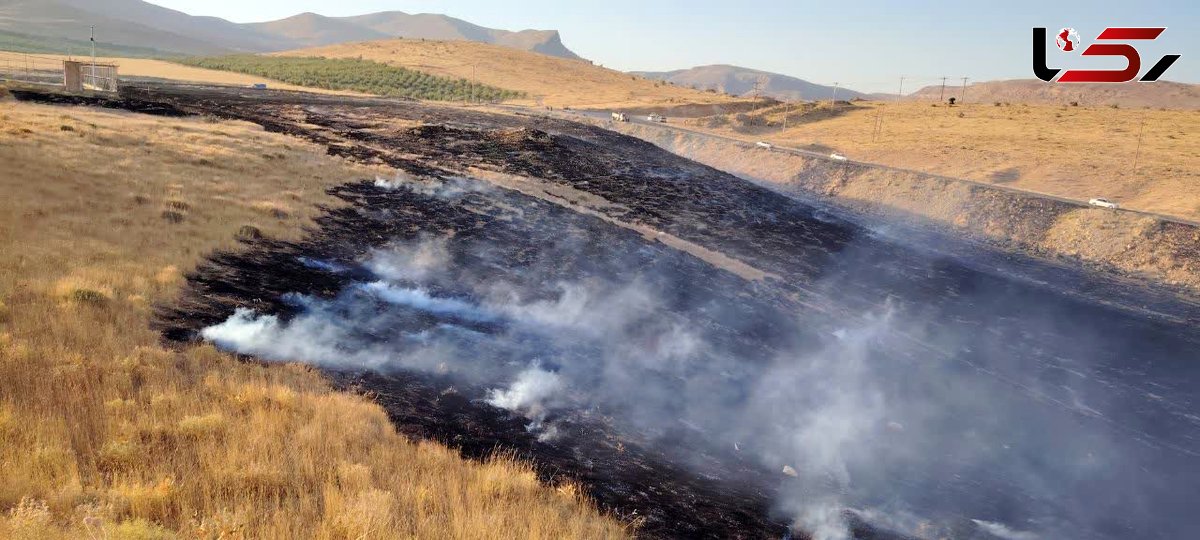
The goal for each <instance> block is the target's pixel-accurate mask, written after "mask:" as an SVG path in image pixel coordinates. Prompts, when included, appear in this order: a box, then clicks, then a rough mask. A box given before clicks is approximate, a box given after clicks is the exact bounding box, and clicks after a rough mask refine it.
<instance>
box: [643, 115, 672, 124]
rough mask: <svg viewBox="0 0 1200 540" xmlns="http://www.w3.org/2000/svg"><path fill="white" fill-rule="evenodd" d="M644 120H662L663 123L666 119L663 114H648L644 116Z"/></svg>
mask: <svg viewBox="0 0 1200 540" xmlns="http://www.w3.org/2000/svg"><path fill="white" fill-rule="evenodd" d="M646 120H647V121H649V122H663V123H665V122H666V121H667V117H665V116H663V115H661V114H651V115H650V116H647V117H646Z"/></svg>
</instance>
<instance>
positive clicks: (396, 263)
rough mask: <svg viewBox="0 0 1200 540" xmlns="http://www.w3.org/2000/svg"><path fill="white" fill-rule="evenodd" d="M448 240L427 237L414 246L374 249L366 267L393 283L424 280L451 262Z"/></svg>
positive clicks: (402, 245)
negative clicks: (447, 245) (447, 246)
mask: <svg viewBox="0 0 1200 540" xmlns="http://www.w3.org/2000/svg"><path fill="white" fill-rule="evenodd" d="M446 242H447V239H446V237H437V238H424V239H422V240H421V241H419V242H417V243H415V244H399V245H393V246H390V247H389V248H387V249H376V250H372V251H371V253H370V256H369V257H368V258H367V260H366V267H367V269H368V270H370V271H371V272H373V273H375V274H376V275H378V276H379V277H382V278H384V279H386V280H390V281H422V280H425V279H427V278H429V277H431V276H432V274H433V273H436V272H437V271H439V270H441V269H443V268H445V267H446V265H447V264H448V263H449V262H450V253H449V251H448V250H447V248H446Z"/></svg>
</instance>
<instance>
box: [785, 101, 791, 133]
mask: <svg viewBox="0 0 1200 540" xmlns="http://www.w3.org/2000/svg"><path fill="white" fill-rule="evenodd" d="M789 114H792V102H790V101H789V102H787V107H785V108H784V109H783V130H784V131H787V119H788V115H789Z"/></svg>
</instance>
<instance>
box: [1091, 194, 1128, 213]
mask: <svg viewBox="0 0 1200 540" xmlns="http://www.w3.org/2000/svg"><path fill="white" fill-rule="evenodd" d="M1088 204H1090V205H1092V206H1099V207H1100V208H1112V209H1113V210H1116V209H1118V208H1120V207H1121V205H1119V204H1117V203H1115V202H1112V201H1110V200H1108V199H1105V198H1104V197H1096V198H1095V199H1092V200H1090V201H1088Z"/></svg>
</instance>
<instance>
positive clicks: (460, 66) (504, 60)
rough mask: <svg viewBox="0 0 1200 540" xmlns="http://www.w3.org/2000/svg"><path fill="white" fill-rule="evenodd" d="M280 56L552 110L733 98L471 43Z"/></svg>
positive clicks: (385, 45) (404, 43)
mask: <svg viewBox="0 0 1200 540" xmlns="http://www.w3.org/2000/svg"><path fill="white" fill-rule="evenodd" d="M277 54H279V55H281V56H323V57H327V58H360V57H361V58H362V59H363V60H374V61H376V62H382V63H385V64H389V65H394V66H399V67H405V68H409V69H415V70H417V71H422V72H425V73H430V74H433V75H442V76H447V77H455V78H464V79H470V80H476V81H479V82H482V83H484V84H488V85H491V86H496V87H499V88H506V89H509V90H518V91H521V92H525V93H526V94H528V95H529V96H531V99H530V100H528V102H529V104H539V105H547V106H552V107H591V108H605V107H633V106H639V105H663V104H683V103H729V102H733V101H736V100H735V99H734V98H731V97H729V96H724V95H721V94H712V93H707V92H698V91H696V90H691V89H688V88H679V87H676V86H671V85H668V84H665V83H661V82H658V81H651V80H647V79H643V78H641V77H635V76H633V75H629V74H628V73H622V72H620V71H616V70H612V69H607V68H603V67H598V66H594V65H592V64H591V63H589V62H587V61H580V60H566V59H563V58H557V57H553V56H547V55H543V54H537V53H532V52H527V51H521V50H517V49H511V48H508V47H501V46H497V45H488V44H484V43H475V42H469V41H422V40H413V39H397V40H387V41H371V42H366V43H349V44H342V45H331V46H327V47H318V48H313V49H302V50H298V51H288V52H283V53H277Z"/></svg>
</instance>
